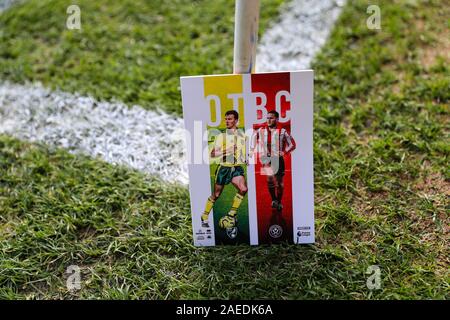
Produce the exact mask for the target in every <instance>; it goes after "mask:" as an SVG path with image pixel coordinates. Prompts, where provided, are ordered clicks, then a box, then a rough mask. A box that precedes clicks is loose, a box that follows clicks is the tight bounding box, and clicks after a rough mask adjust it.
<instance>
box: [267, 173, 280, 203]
mask: <svg viewBox="0 0 450 320" xmlns="http://www.w3.org/2000/svg"><path fill="white" fill-rule="evenodd" d="M267 188H268V189H269V193H270V197H271V198H272V207H273V208H275V207H277V205H278V204H277V202H278V199H277V180H276V179H275V176H274V175H268V176H267Z"/></svg>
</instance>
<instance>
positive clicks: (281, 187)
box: [275, 175, 284, 211]
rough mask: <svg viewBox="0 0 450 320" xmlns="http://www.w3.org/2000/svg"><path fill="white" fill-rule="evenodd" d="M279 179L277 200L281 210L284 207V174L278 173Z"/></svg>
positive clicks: (277, 177)
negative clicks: (282, 201)
mask: <svg viewBox="0 0 450 320" xmlns="http://www.w3.org/2000/svg"><path fill="white" fill-rule="evenodd" d="M275 177H276V178H275V179H276V181H277V186H278V187H277V202H278V208H277V209H278V210H280V211H281V209H283V205H282V204H281V200H282V199H283V191H284V176H282V175H276V176H275Z"/></svg>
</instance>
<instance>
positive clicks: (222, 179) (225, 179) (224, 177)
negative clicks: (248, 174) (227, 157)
mask: <svg viewBox="0 0 450 320" xmlns="http://www.w3.org/2000/svg"><path fill="white" fill-rule="evenodd" d="M239 176H244V169H243V168H242V167H241V166H235V167H226V166H221V165H219V166H217V169H216V184H220V185H222V186H223V185H226V184H229V183H230V182H231V180H233V178H234V177H239Z"/></svg>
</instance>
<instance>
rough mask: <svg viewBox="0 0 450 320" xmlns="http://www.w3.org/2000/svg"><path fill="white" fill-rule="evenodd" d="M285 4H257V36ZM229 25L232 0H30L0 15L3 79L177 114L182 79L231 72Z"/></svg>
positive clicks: (270, 0) (266, 0) (266, 1)
mask: <svg viewBox="0 0 450 320" xmlns="http://www.w3.org/2000/svg"><path fill="white" fill-rule="evenodd" d="M282 2H283V0H263V1H262V3H261V5H262V7H263V10H262V12H261V22H260V24H261V32H263V30H264V29H265V28H266V26H267V24H268V21H269V20H270V19H272V20H273V19H274V17H276V16H277V12H278V8H279V5H280V3H282ZM72 4H77V5H79V7H80V10H81V30H69V29H67V28H66V20H67V18H68V14H67V13H66V9H67V7H68V6H69V5H72ZM233 21H234V1H229V0H215V1H206V0H194V1H192V0H171V1H163V0H152V1H145V0H122V1H107V0H99V1H89V0H76V1H68V0H30V1H26V2H24V3H23V4H22V5H20V6H18V7H16V8H12V9H11V10H9V11H6V12H5V13H4V14H2V15H0V30H1V32H0V44H1V45H0V77H1V78H3V79H9V80H11V81H14V82H20V83H23V82H25V81H34V82H36V81H39V82H42V83H43V84H44V85H46V86H48V87H51V88H53V89H55V88H60V89H62V90H64V91H70V92H75V91H76V92H79V93H82V94H90V95H93V96H94V97H96V98H98V99H101V100H114V99H118V100H120V101H123V102H125V103H127V104H130V105H131V104H139V105H141V106H143V107H145V108H149V109H163V110H165V111H167V112H171V113H175V114H178V115H181V102H180V101H181V99H180V91H179V77H180V76H182V75H201V74H217V73H231V72H232V58H233V50H232V48H233V31H234V22H233Z"/></svg>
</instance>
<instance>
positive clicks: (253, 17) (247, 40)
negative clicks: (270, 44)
mask: <svg viewBox="0 0 450 320" xmlns="http://www.w3.org/2000/svg"><path fill="white" fill-rule="evenodd" d="M259 6H260V0H236V13H235V25H234V63H233V73H238V74H239V73H254V72H255V63H256V45H257V43H258V27H259Z"/></svg>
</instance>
